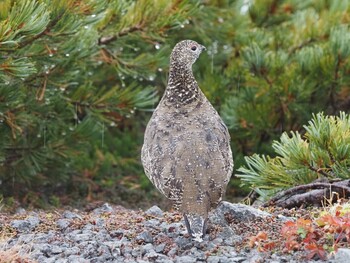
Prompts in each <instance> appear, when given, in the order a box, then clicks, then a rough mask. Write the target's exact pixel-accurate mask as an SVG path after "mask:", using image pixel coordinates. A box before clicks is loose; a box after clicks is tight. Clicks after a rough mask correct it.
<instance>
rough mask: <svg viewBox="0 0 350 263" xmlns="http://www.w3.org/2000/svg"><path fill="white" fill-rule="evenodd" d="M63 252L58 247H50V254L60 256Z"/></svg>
mask: <svg viewBox="0 0 350 263" xmlns="http://www.w3.org/2000/svg"><path fill="white" fill-rule="evenodd" d="M62 252H63V249H62V248H61V247H59V246H52V247H51V253H52V254H54V255H55V254H61V253H62Z"/></svg>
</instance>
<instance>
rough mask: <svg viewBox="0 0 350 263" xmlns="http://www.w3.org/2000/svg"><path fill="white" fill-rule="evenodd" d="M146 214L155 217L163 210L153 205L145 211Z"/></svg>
mask: <svg viewBox="0 0 350 263" xmlns="http://www.w3.org/2000/svg"><path fill="white" fill-rule="evenodd" d="M145 214H146V215H148V216H156V217H162V216H163V211H162V209H160V208H159V207H158V206H156V205H154V206H152V207H151V208H149V209H148V210H147V211H146V212H145Z"/></svg>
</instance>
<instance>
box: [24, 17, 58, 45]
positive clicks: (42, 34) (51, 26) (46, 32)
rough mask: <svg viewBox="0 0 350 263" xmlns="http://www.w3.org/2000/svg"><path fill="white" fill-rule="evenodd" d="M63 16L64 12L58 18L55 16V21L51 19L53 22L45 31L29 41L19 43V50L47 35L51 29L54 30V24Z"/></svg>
mask: <svg viewBox="0 0 350 263" xmlns="http://www.w3.org/2000/svg"><path fill="white" fill-rule="evenodd" d="M63 14H64V12H61V14H60V15H59V16H57V17H56V18H55V19H53V20H52V21H51V22H50V23H49V24H48V25H47V27H46V29H45V30H44V31H43V32H41V33H40V34H38V35H35V36H34V37H32V38H30V39H28V40H26V41H23V42H21V43H20V44H19V45H18V46H19V48H23V47H25V46H27V45H29V44H31V43H33V42H34V41H35V40H37V39H39V38H41V37H42V36H44V35H46V34H48V33H49V32H50V31H51V30H52V28H54V27H55V26H56V24H57V23H58V22H59V21H60V20H61V18H62V17H63Z"/></svg>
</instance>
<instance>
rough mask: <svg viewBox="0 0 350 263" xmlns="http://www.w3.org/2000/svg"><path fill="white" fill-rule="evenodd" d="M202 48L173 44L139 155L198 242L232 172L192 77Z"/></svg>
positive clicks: (224, 133)
mask: <svg viewBox="0 0 350 263" xmlns="http://www.w3.org/2000/svg"><path fill="white" fill-rule="evenodd" d="M204 49H205V47H204V46H202V45H200V44H198V43H197V42H195V41H192V40H183V41H181V42H179V43H178V44H176V45H175V47H174V49H173V51H172V53H171V56H170V70H169V80H168V85H167V87H166V89H165V92H164V95H163V97H162V99H161V101H160V102H159V104H158V106H157V108H156V109H155V111H154V112H153V115H152V117H151V119H150V121H149V123H148V125H147V128H146V131H145V137H144V144H143V147H142V152H141V159H142V164H143V166H144V170H145V173H146V175H147V177H148V178H149V179H150V180H151V182H152V183H153V184H154V185H155V186H156V187H157V189H158V190H159V191H160V192H161V193H163V194H164V195H165V196H166V197H167V198H169V199H170V200H172V201H173V203H174V207H175V208H177V209H179V210H180V211H181V212H182V213H183V215H184V219H185V224H186V227H187V230H188V233H189V234H190V235H191V236H192V237H193V238H194V240H197V241H202V238H203V237H204V235H205V232H206V225H207V221H208V212H209V211H210V210H211V209H214V208H216V206H217V205H218V204H219V202H220V201H221V199H222V196H223V195H224V193H225V191H226V186H227V184H228V182H229V180H230V177H231V174H232V170H233V160H232V152H231V148H230V135H229V133H228V130H227V127H226V126H225V124H224V122H223V121H222V119H221V118H220V116H219V114H218V113H217V111H216V110H215V109H214V107H213V106H212V105H211V104H210V102H209V101H208V99H207V98H206V97H205V95H204V94H203V92H202V91H201V89H200V88H199V86H198V84H197V81H196V80H195V78H194V76H193V72H192V65H193V63H194V62H195V61H196V60H197V58H198V57H199V55H200V54H201V52H202V51H203V50H204Z"/></svg>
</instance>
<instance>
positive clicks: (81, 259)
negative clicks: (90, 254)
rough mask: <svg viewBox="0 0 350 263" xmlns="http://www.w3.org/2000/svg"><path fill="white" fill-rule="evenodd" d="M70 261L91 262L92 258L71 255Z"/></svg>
mask: <svg viewBox="0 0 350 263" xmlns="http://www.w3.org/2000/svg"><path fill="white" fill-rule="evenodd" d="M68 262H69V263H89V262H90V260H87V259H85V258H83V257H82V256H78V255H70V256H69V257H68Z"/></svg>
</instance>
